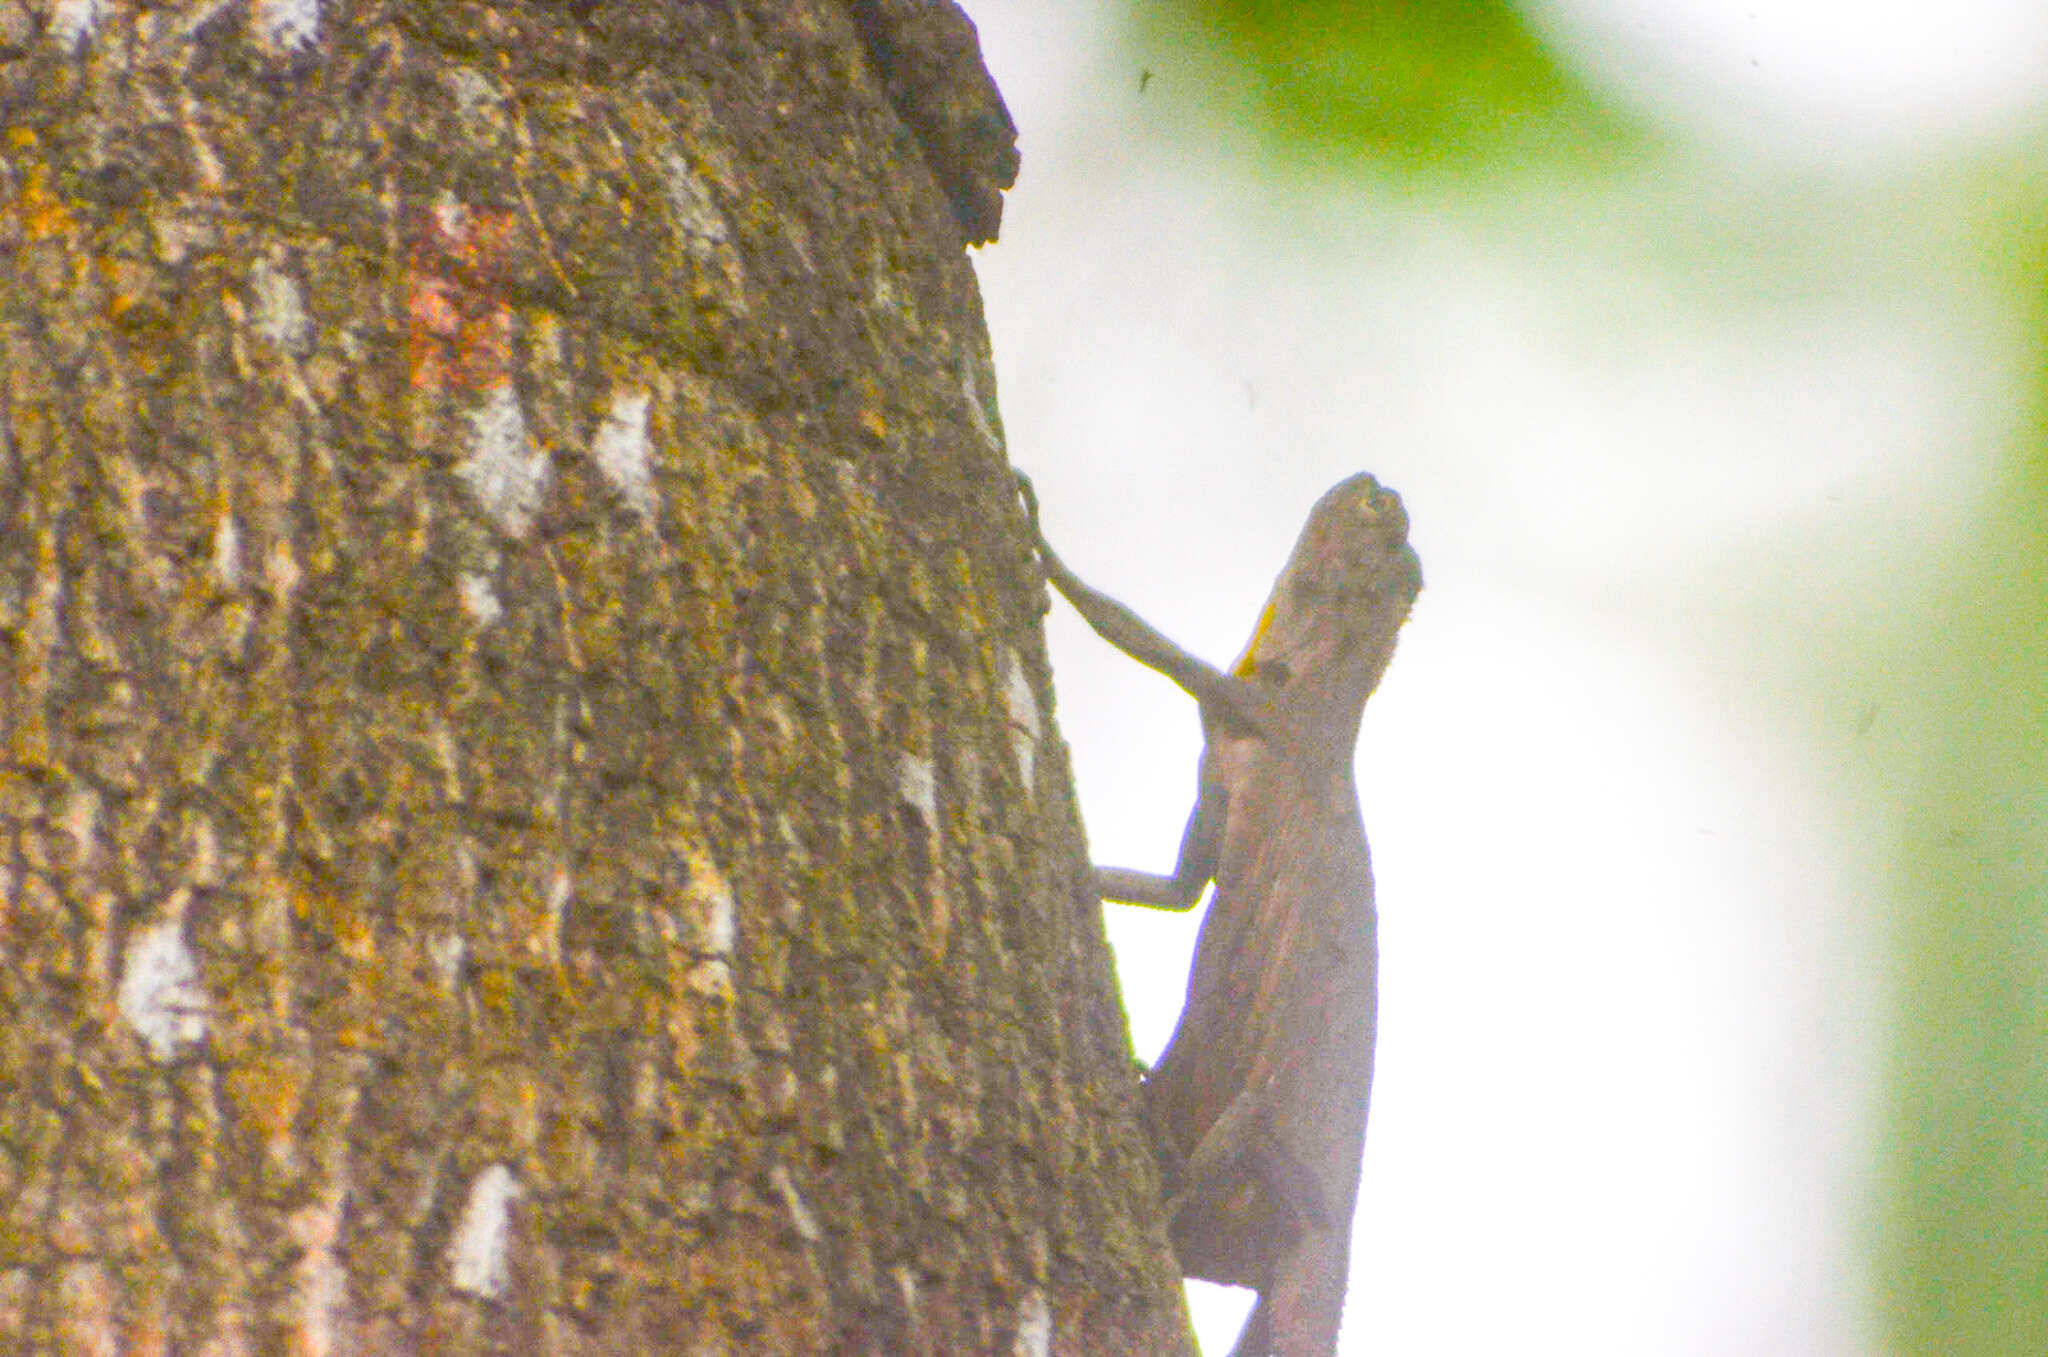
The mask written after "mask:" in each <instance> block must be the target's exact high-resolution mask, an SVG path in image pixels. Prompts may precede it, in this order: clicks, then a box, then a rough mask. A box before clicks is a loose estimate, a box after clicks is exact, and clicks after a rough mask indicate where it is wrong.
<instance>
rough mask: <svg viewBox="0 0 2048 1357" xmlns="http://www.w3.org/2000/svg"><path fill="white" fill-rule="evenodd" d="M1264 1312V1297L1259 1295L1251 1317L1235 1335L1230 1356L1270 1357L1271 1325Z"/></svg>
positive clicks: (1271, 1351)
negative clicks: (1234, 1344) (1235, 1340)
mask: <svg viewBox="0 0 2048 1357" xmlns="http://www.w3.org/2000/svg"><path fill="white" fill-rule="evenodd" d="M1266 1314H1267V1311H1266V1298H1265V1297H1264V1296H1260V1297H1259V1303H1258V1304H1257V1305H1254V1306H1253V1307H1252V1317H1251V1318H1250V1319H1247V1320H1246V1321H1245V1322H1244V1328H1243V1330H1241V1331H1240V1332H1239V1333H1238V1335H1237V1344H1236V1346H1234V1347H1233V1348H1231V1349H1230V1357H1272V1353H1273V1326H1272V1324H1270V1323H1269V1322H1268V1321H1267V1319H1266Z"/></svg>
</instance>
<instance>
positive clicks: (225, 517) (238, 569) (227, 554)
mask: <svg viewBox="0 0 2048 1357" xmlns="http://www.w3.org/2000/svg"><path fill="white" fill-rule="evenodd" d="M213 577H214V579H216V580H218V581H219V582H220V587H221V588H223V589H239V588H241V587H242V529H241V527H240V526H239V525H238V524H237V523H236V522H235V516H234V515H233V514H231V513H228V512H227V511H225V510H223V511H222V512H221V516H220V517H219V519H217V520H215V522H214V525H213Z"/></svg>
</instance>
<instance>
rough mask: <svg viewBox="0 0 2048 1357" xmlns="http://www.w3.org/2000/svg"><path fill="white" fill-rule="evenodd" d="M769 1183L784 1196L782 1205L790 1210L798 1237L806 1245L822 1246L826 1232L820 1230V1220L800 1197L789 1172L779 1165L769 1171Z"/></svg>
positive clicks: (790, 1217)
mask: <svg viewBox="0 0 2048 1357" xmlns="http://www.w3.org/2000/svg"><path fill="white" fill-rule="evenodd" d="M768 1181H769V1182H771V1183H773V1184H775V1190H776V1191H777V1192H780V1193H781V1194H782V1204H783V1205H784V1206H786V1207H788V1208H789V1219H790V1223H791V1224H793V1225H795V1226H796V1232H797V1235H798V1236H799V1237H800V1238H802V1240H803V1241H804V1242H805V1243H806V1244H821V1243H823V1242H824V1240H825V1232H824V1231H823V1230H821V1229H819V1228H818V1218H817V1217H816V1216H814V1215H812V1214H811V1208H810V1207H808V1206H806V1205H805V1204H804V1199H803V1198H802V1197H801V1196H799V1195H798V1193H797V1190H796V1182H795V1180H794V1179H792V1178H791V1177H790V1176H789V1170H788V1169H786V1168H784V1167H783V1166H782V1165H780V1164H777V1165H776V1166H775V1167H774V1168H772V1169H770V1170H769V1171H768Z"/></svg>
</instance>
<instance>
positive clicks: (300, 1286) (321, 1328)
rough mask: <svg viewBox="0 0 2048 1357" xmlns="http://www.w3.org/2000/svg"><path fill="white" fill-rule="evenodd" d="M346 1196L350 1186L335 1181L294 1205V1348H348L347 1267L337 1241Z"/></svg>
mask: <svg viewBox="0 0 2048 1357" xmlns="http://www.w3.org/2000/svg"><path fill="white" fill-rule="evenodd" d="M347 1200H348V1191H347V1189H346V1188H344V1187H342V1186H339V1185H337V1186H335V1187H334V1188H333V1189H332V1190H330V1191H329V1192H328V1193H327V1195H326V1196H325V1197H324V1198H322V1199H321V1200H319V1201H316V1202H314V1203H312V1204H311V1205H308V1206H302V1207H300V1208H299V1209H298V1210H297V1211H294V1212H293V1213H292V1216H291V1219H290V1221H289V1222H288V1228H289V1230H290V1231H291V1237H292V1242H293V1243H294V1244H297V1245H298V1246H299V1249H300V1253H299V1263H298V1267H297V1269H296V1272H297V1277H296V1285H297V1293H298V1294H297V1297H296V1299H297V1308H298V1312H299V1330H298V1333H297V1334H295V1335H294V1337H295V1338H296V1339H297V1342H296V1344H295V1347H294V1350H295V1351H297V1352H300V1353H303V1354H305V1357H331V1355H332V1354H334V1353H338V1352H341V1351H343V1350H344V1349H343V1346H342V1342H341V1338H342V1333H341V1329H342V1317H343V1307H344V1306H346V1304H347V1303H348V1273H347V1271H346V1270H345V1269H344V1268H343V1267H342V1263H341V1257H340V1254H339V1253H338V1252H337V1250H336V1247H335V1246H336V1245H337V1244H338V1243H339V1242H340V1241H341V1210H342V1206H343V1205H344V1204H345V1203H346V1202H347Z"/></svg>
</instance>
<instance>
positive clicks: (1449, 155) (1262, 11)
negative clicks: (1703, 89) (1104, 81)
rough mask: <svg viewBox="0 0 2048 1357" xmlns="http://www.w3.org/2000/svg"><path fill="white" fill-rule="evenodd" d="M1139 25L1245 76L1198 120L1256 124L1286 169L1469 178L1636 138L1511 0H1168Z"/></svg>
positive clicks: (1169, 44)
mask: <svg viewBox="0 0 2048 1357" xmlns="http://www.w3.org/2000/svg"><path fill="white" fill-rule="evenodd" d="M1133 17H1134V20H1135V30H1134V36H1135V37H1136V39H1137V41H1138V43H1139V44H1140V46H1141V47H1143V48H1147V49H1156V50H1162V51H1163V50H1171V51H1180V52H1185V51H1191V50H1192V51H1198V52H1201V53H1203V54H1205V55H1207V56H1209V57H1211V58H1213V59H1215V60H1216V61H1217V62H1218V64H1219V65H1220V66H1221V67H1222V68H1223V69H1226V70H1229V71H1231V72H1233V73H1234V74H1236V75H1240V76H1243V77H1248V79H1246V80H1244V81H1243V82H1242V83H1240V84H1238V85H1237V89H1238V91H1239V96H1240V97H1238V98H1235V99H1232V98H1224V99H1214V98H1211V99H1208V100H1205V101H1204V104H1203V111H1204V112H1205V113H1206V114H1207V115H1208V116H1209V117H1210V118H1211V119H1213V120H1214V121H1215V124H1216V125H1217V126H1219V127H1220V126H1238V125H1242V124H1244V122H1245V120H1246V119H1247V118H1248V119H1249V125H1250V126H1251V127H1252V128H1253V130H1254V131H1255V132H1256V134H1257V135H1258V136H1259V137H1260V139H1261V142H1262V143H1263V147H1264V149H1265V150H1267V151H1268V152H1269V153H1270V154H1271V155H1272V156H1273V157H1274V158H1275V159H1276V160H1278V161H1280V162H1282V163H1285V162H1287V161H1291V160H1296V159H1298V158H1302V157H1307V158H1310V159H1315V160H1320V161H1337V162H1344V163H1347V164H1348V165H1349V167H1350V168H1352V169H1353V170H1354V171H1356V170H1359V169H1365V168H1377V167H1383V166H1391V167H1400V168H1406V169H1412V170H1430V169H1443V170H1449V171H1452V172H1455V173H1467V172H1471V171H1474V170H1477V169H1481V168H1485V167H1486V166H1488V165H1490V164H1493V163H1496V162H1500V161H1503V160H1506V159H1509V158H1512V159H1514V160H1516V161H1526V160H1527V159H1528V158H1530V157H1532V156H1540V157H1549V156H1561V157H1566V158H1578V157H1586V156H1591V157H1600V156H1604V155H1607V154H1610V153H1612V152H1614V151H1616V150H1618V149H1622V148H1624V147H1626V146H1627V145H1629V144H1630V143H1632V142H1633V141H1635V140H1637V139H1638V137H1639V136H1640V129H1639V128H1637V127H1635V126H1634V124H1633V123H1632V122H1631V121H1630V120H1629V119H1628V118H1626V117H1625V116H1623V115H1622V114H1621V113H1620V112H1619V111H1618V106H1616V105H1614V104H1611V103H1610V102H1609V101H1608V100H1607V99H1606V98H1605V97H1604V96H1602V95H1600V94H1598V93H1597V92H1596V91H1595V90H1594V89H1593V88H1592V86H1590V85H1589V84H1587V83H1586V82H1584V81H1582V80H1581V79H1580V78H1579V77H1578V76H1577V75H1575V74H1574V73H1573V72H1571V71H1570V70H1568V69H1567V68H1566V67H1565V66H1564V65H1563V64H1562V63H1560V61H1559V60H1558V57H1557V54H1556V53H1555V51H1553V50H1552V48H1551V47H1550V46H1549V45H1548V44H1546V43H1545V42H1544V40H1543V39H1542V38H1541V37H1540V36H1539V35H1538V34H1537V32H1536V31H1535V30H1534V29H1533V28H1532V27H1531V26H1530V25H1529V23H1528V21H1527V20H1526V19H1525V18H1524V17H1523V16H1522V14H1521V12H1520V11H1519V10H1517V9H1516V8H1515V7H1514V6H1512V5H1509V4H1505V3H1502V0H1166V3H1162V4H1157V5H1151V6H1142V7H1138V8H1136V9H1135V10H1134V11H1133Z"/></svg>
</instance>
